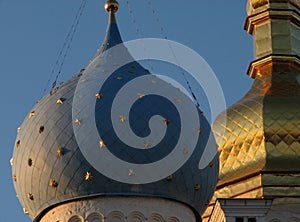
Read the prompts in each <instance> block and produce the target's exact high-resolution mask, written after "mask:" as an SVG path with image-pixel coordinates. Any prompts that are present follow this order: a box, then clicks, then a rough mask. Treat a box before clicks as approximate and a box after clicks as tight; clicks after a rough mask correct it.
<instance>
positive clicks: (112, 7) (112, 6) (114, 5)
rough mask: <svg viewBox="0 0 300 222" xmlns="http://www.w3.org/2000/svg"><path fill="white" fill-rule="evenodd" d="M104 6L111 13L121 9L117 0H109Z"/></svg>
mask: <svg viewBox="0 0 300 222" xmlns="http://www.w3.org/2000/svg"><path fill="white" fill-rule="evenodd" d="M104 8H105V10H106V11H107V12H109V13H116V12H117V11H118V9H119V3H118V2H117V1H116V0H108V1H107V2H106V3H105V6H104Z"/></svg>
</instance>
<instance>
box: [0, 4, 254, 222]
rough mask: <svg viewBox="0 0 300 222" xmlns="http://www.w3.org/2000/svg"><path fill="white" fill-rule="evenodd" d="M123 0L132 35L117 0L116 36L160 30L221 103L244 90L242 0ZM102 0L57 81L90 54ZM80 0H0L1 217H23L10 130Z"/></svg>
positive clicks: (101, 22)
mask: <svg viewBox="0 0 300 222" xmlns="http://www.w3.org/2000/svg"><path fill="white" fill-rule="evenodd" d="M129 1H130V7H131V8H132V10H133V13H134V15H135V19H136V23H137V26H138V27H139V29H140V34H137V32H136V27H135V25H134V23H133V19H132V17H131V15H130V13H129V10H128V7H127V4H126V3H125V2H126V1H125V0H119V2H120V5H121V6H120V10H119V12H118V14H117V18H118V24H119V28H120V31H121V34H122V36H123V39H124V40H132V39H136V38H138V37H156V38H162V37H164V35H167V36H168V38H169V39H171V40H174V41H177V42H179V43H182V44H185V45H187V46H189V47H191V48H192V49H194V50H195V51H196V52H198V53H199V54H200V55H201V56H202V57H203V58H205V59H206V61H207V62H208V63H209V64H210V66H211V67H212V68H213V70H214V71H215V73H216V75H217V77H218V78H219V81H220V82H221V85H222V87H223V90H224V93H225V97H226V100H227V104H228V105H230V104H232V103H234V102H235V101H237V100H238V99H240V98H241V97H242V96H243V95H244V94H245V93H246V91H247V90H248V89H249V87H250V85H251V83H252V80H251V79H250V78H249V77H248V76H247V75H246V70H247V67H248V64H249V62H250V61H251V60H253V44H252V38H251V36H249V35H248V34H247V33H246V32H245V31H244V30H243V26H244V21H245V18H246V10H245V8H246V0H239V1H237V0H227V1H224V0H214V1H213V0H211V1H203V0H190V1H186V0H172V1H171V0H152V1H151V2H152V6H153V8H154V9H155V10H156V13H155V14H156V15H153V13H152V9H151V8H150V7H149V5H148V0H129ZM104 2H105V1H104V0H101V1H100V0H88V3H87V6H86V8H85V11H84V14H83V16H82V19H81V21H80V24H79V27H78V30H77V33H76V35H75V38H74V41H73V43H72V46H71V50H70V53H69V55H68V57H67V59H66V61H65V65H64V67H63V70H62V76H61V78H60V81H63V80H66V79H68V78H70V77H71V76H72V75H73V74H75V73H77V72H78V71H79V70H80V69H81V68H84V67H85V65H86V64H87V63H88V61H89V60H90V59H91V58H92V57H93V56H94V54H95V53H96V50H97V48H98V46H99V45H100V44H101V42H102V40H103V37H104V33H105V30H106V25H107V18H108V15H107V13H106V12H105V11H104V10H103V5H104ZM80 3H81V0H51V1H50V0H48V1H46V0H39V1H37V0H35V1H33V0H26V1H24V0H0V28H1V31H0V67H1V69H0V72H1V77H2V78H1V82H0V83H1V87H0V90H1V93H0V97H1V98H0V101H1V111H0V112H1V115H0V118H1V121H0V132H1V134H0V135H1V136H0V144H1V145H0V147H1V155H0V158H1V161H0V169H1V171H0V172H1V185H0V194H1V195H0V197H1V198H0V206H1V207H0V215H1V219H0V220H1V221H24V222H26V221H30V219H29V218H28V217H27V216H26V215H24V214H23V212H22V207H21V206H20V204H19V202H18V200H17V198H16V195H15V192H14V189H13V182H12V179H11V168H10V164H9V160H10V158H11V156H12V152H13V147H14V143H15V137H16V132H17V131H16V130H17V128H18V126H19V125H20V124H21V123H22V121H23V119H24V118H25V117H26V116H27V114H28V112H29V111H30V109H31V107H32V106H33V105H34V104H35V102H36V101H37V100H38V99H40V98H41V97H42V94H43V89H44V88H45V85H46V83H47V80H48V78H49V76H50V74H51V70H52V67H53V65H54V63H55V60H56V58H57V56H58V53H59V50H60V48H61V47H62V44H63V41H64V39H65V37H66V34H67V32H68V30H69V29H70V26H71V23H72V21H73V19H74V16H75V13H76V11H77V9H78V8H79V5H80ZM157 16H158V17H159V19H160V22H159V23H157V21H156V19H157ZM161 27H163V28H164V30H165V31H164V33H162V32H161ZM47 92H48V91H47Z"/></svg>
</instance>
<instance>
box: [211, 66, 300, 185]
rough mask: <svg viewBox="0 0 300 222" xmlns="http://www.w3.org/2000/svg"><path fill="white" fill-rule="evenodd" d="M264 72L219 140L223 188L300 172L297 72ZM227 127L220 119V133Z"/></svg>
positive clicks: (234, 109)
mask: <svg viewBox="0 0 300 222" xmlns="http://www.w3.org/2000/svg"><path fill="white" fill-rule="evenodd" d="M265 72H266V73H265V74H264V75H262V76H258V77H256V79H255V81H254V84H253V86H252V88H251V89H250V91H249V92H248V93H247V95H246V96H245V97H244V98H243V99H241V100H240V101H239V102H237V103H236V104H234V105H233V106H232V107H230V108H229V109H228V110H227V114H226V118H227V124H226V127H225V134H224V135H223V138H219V141H220V140H222V142H221V143H220V144H219V152H220V162H221V165H220V176H219V177H220V181H219V186H223V185H225V184H227V183H232V182H233V181H238V180H241V179H242V178H247V177H251V176H254V175H255V174H260V173H262V172H294V171H300V162H299V158H300V143H299V141H300V112H299V110H300V86H299V83H298V80H297V77H298V73H297V72H296V71H295V70H293V69H292V68H291V69H290V70H288V69H287V70H282V69H281V68H280V67H277V68H276V67H271V68H269V69H268V70H265ZM271 73H272V75H271ZM222 115H224V114H221V116H220V117H219V118H221V117H222ZM223 128H224V126H223V125H221V124H220V122H218V119H217V120H216V122H215V124H214V131H215V132H216V135H218V132H221V130H222V129H223ZM219 136H220V135H219Z"/></svg>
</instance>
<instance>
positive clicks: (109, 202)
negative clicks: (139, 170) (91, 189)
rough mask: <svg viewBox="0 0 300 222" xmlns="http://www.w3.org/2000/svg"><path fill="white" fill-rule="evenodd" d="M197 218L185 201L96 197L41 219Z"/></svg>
mask: <svg viewBox="0 0 300 222" xmlns="http://www.w3.org/2000/svg"><path fill="white" fill-rule="evenodd" d="M144 221H147V222H196V219H195V216H194V213H193V211H192V210H191V209H190V208H188V207H187V206H185V205H184V204H181V203H178V202H175V201H170V200H167V199H163V198H156V197H94V198H89V199H85V200H77V201H73V202H70V203H65V204H62V205H60V206H57V207H56V208H54V209H52V210H50V211H49V212H48V213H47V214H46V215H44V216H43V218H42V219H41V220H40V222H144Z"/></svg>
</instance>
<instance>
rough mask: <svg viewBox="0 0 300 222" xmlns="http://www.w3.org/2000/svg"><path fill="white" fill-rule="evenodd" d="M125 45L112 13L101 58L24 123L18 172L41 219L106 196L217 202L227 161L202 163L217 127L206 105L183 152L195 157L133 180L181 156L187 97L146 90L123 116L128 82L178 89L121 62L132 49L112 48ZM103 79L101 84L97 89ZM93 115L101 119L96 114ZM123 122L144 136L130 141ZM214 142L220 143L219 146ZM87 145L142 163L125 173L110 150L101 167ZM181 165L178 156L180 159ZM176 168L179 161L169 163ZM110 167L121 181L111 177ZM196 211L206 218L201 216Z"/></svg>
mask: <svg viewBox="0 0 300 222" xmlns="http://www.w3.org/2000/svg"><path fill="white" fill-rule="evenodd" d="M120 43H122V40H121V37H120V34H119V31H118V27H117V24H116V20H115V16H114V14H113V13H110V19H109V25H108V29H107V34H106V37H105V40H104V42H103V44H102V46H101V47H100V49H99V50H98V53H97V55H96V56H95V58H94V59H93V60H92V61H91V62H90V64H89V65H88V66H87V68H86V69H85V70H82V71H81V72H80V73H79V74H77V75H75V76H74V77H72V78H71V79H70V80H69V81H67V82H65V83H63V84H61V85H60V86H59V87H58V88H57V89H56V90H55V91H54V92H53V93H51V94H49V95H46V96H45V97H44V98H43V99H41V100H40V101H39V102H38V103H37V104H36V106H35V107H33V108H32V110H30V113H29V114H28V116H27V117H26V118H25V120H24V122H23V124H22V125H21V126H20V128H19V133H18V135H17V138H16V144H15V149H14V154H13V167H12V174H13V179H14V186H15V189H16V193H17V195H18V198H19V200H20V202H21V204H22V206H23V208H24V212H25V213H28V214H29V216H30V217H31V218H33V219H36V220H38V218H39V216H40V215H41V214H43V213H44V212H46V211H47V210H49V209H51V208H52V207H53V206H54V205H57V204H59V203H62V202H65V201H70V200H72V199H79V198H86V197H88V196H98V195H127V196H128V195H129V196H135V195H138V196H157V197H162V198H168V199H172V200H176V201H179V202H182V203H185V204H187V205H188V206H190V207H191V208H192V209H193V210H194V212H195V213H196V212H198V213H202V212H203V211H204V209H205V207H206V204H208V203H209V200H210V198H211V196H212V194H213V192H214V189H215V185H216V182H217V175H218V167H219V166H218V157H217V156H216V157H215V158H214V159H213V160H212V162H211V163H210V165H209V166H207V167H206V168H205V169H202V170H199V168H198V165H199V161H200V158H201V156H202V153H203V151H204V148H205V146H206V145H207V143H208V138H209V136H210V135H211V130H210V125H209V124H208V122H207V121H206V119H205V117H204V116H203V115H202V114H201V112H200V110H199V109H198V111H197V115H198V119H199V122H200V126H201V128H195V129H193V130H192V131H191V132H189V133H188V134H187V135H189V136H187V137H186V138H183V139H184V140H183V141H184V143H185V145H186V147H187V148H186V147H184V146H183V147H182V149H181V152H180V155H179V154H177V158H178V159H180V158H181V159H182V158H187V161H186V162H185V163H184V164H183V165H182V166H181V167H180V168H179V169H178V170H176V171H175V172H173V173H172V174H171V175H167V176H166V177H164V178H160V179H157V180H155V181H152V182H151V181H147V182H145V183H143V182H141V183H137V182H132V183H131V182H130V181H131V180H132V181H134V179H135V176H137V175H138V173H139V167H138V165H141V166H142V165H147V164H151V163H156V162H158V161H159V160H160V159H162V158H164V157H166V156H168V155H169V154H170V153H173V149H174V146H176V143H178V141H179V137H180V135H181V134H182V129H183V123H182V121H181V116H180V113H179V111H178V110H177V109H176V106H175V105H174V103H176V102H177V103H179V102H180V100H179V99H178V100H177V101H175V102H174V101H169V100H168V99H166V98H164V97H163V96H159V95H152V94H151V95H146V94H145V95H144V94H143V92H141V93H136V92H134V93H133V95H135V97H136V98H135V100H136V101H135V102H134V103H133V104H132V106H131V108H130V110H129V111H128V112H129V114H128V115H126V114H123V113H118V111H120V110H122V109H123V108H124V107H127V106H128V100H130V98H128V100H127V99H120V101H119V102H118V106H117V107H115V106H114V102H115V97H117V95H118V94H119V93H120V91H121V90H122V89H123V88H124V86H125V85H126V84H128V83H130V82H132V81H133V80H135V79H137V78H139V77H143V76H148V77H149V78H153V81H152V82H151V81H150V82H149V84H156V83H157V84H162V85H163V84H165V85H164V87H166V89H168V87H171V84H169V83H166V82H165V81H164V80H162V79H160V78H157V77H155V76H152V75H151V74H150V73H149V71H148V70H146V69H144V68H143V67H142V66H141V65H140V64H139V63H138V62H136V61H132V62H130V63H128V64H126V65H125V66H119V65H118V64H117V63H115V62H114V57H118V56H121V57H129V58H131V56H130V54H129V53H128V52H127V50H126V48H125V47H122V51H121V53H120V54H119V55H114V54H113V53H105V52H107V51H108V50H109V49H110V48H111V47H113V46H115V45H117V44H120ZM107 63H110V64H111V65H112V67H114V69H116V70H115V71H113V73H112V74H111V75H109V77H107V78H106V77H105V76H106V75H108V73H109V72H110V71H111V69H112V68H110V69H109V66H107ZM104 77H105V78H104ZM93 78H94V79H93ZM101 81H102V82H101ZM98 82H99V85H100V86H99V85H98V87H99V88H98V89H97V91H93V90H95V83H98ZM160 88H161V87H160ZM132 90H134V89H132ZM179 93H180V92H179ZM182 94H183V95H185V94H184V93H182ZM74 95H75V96H74ZM174 99H175V98H174ZM89 112H92V113H93V114H94V116H90V115H88V114H89ZM153 117H154V118H153ZM89 122H92V123H94V125H93V126H92V125H90V124H88V123H89ZM122 124H127V125H129V126H130V129H131V132H132V134H134V135H135V136H136V137H137V138H140V140H138V139H137V140H134V139H132V140H131V141H125V140H126V138H127V139H128V137H126V135H127V133H128V132H127V131H122V126H123V125H122ZM159 124H161V125H159ZM185 124H189V123H185ZM153 127H154V128H153ZM153 129H164V130H165V131H164V132H165V133H164V135H160V134H159V133H157V135H155V131H154V130H153ZM156 132H157V131H156ZM94 135H97V136H94ZM195 136H197V138H198V139H197V141H196V148H195V150H194V151H193V152H192V153H189V149H188V146H189V141H190V140H191V139H192V137H195ZM122 137H126V138H123V139H122ZM145 138H148V139H145ZM138 141H139V142H140V143H142V144H139V142H138ZM141 141H142V142H141ZM128 142H129V143H128ZM130 143H132V144H130ZM138 146H142V147H140V148H138ZM212 146H215V144H214V143H212ZM82 148H84V149H95V151H93V152H95V153H96V154H97V152H102V151H103V152H109V153H111V154H112V155H114V156H115V157H116V158H117V159H119V160H121V162H126V163H129V164H136V166H137V167H136V168H124V169H121V170H119V168H120V166H121V165H118V163H115V162H113V161H112V160H110V159H107V158H106V159H102V160H101V158H103V156H101V155H102V154H100V155H99V161H98V162H100V163H102V162H103V161H107V162H108V163H110V164H106V165H104V166H101V164H99V165H97V167H95V165H94V164H93V160H92V161H90V159H89V158H91V157H87V155H86V153H84V152H87V151H86V150H85V151H82V150H83V149H82ZM103 155H104V154H103ZM97 158H98V157H97V156H94V160H96V161H97ZM91 163H92V164H91ZM176 163H177V162H176V159H175V160H174V162H173V163H172V164H175V165H176ZM101 167H102V168H101ZM168 167H172V166H167V165H166V166H165V168H168ZM122 170H124V172H123V171H122ZM162 171H163V169H162ZM110 172H111V173H112V174H113V175H114V176H112V177H113V178H112V177H110V176H109V175H108V174H109V173H110ZM150 174H155V172H150V171H149V172H145V173H144V175H143V178H144V179H145V180H147V178H148V175H149V177H150ZM196 215H198V217H199V214H197V213H196Z"/></svg>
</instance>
